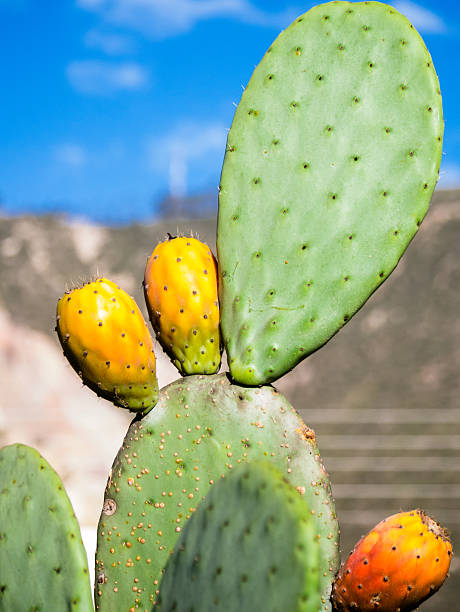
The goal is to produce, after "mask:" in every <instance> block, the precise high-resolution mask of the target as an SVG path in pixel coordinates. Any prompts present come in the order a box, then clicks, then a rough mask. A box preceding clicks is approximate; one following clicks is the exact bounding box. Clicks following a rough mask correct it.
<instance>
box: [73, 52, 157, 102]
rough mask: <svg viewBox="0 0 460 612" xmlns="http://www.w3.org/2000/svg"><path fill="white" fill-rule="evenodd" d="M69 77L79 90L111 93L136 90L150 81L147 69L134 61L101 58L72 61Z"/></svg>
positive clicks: (85, 92)
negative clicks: (109, 60) (102, 59)
mask: <svg viewBox="0 0 460 612" xmlns="http://www.w3.org/2000/svg"><path fill="white" fill-rule="evenodd" d="M67 77H68V79H69V81H70V83H71V84H72V86H73V87H74V88H75V89H76V90H77V91H79V92H81V93H84V94H93V95H110V94H113V93H116V92H118V91H123V90H125V91H135V90H138V89H142V88H143V87H145V85H146V84H147V83H148V80H149V74H148V72H147V70H146V69H145V68H144V67H143V66H141V65H139V64H136V63H134V62H122V63H118V64H115V63H110V62H105V61H99V60H83V61H75V62H71V63H70V64H69V65H68V66H67Z"/></svg>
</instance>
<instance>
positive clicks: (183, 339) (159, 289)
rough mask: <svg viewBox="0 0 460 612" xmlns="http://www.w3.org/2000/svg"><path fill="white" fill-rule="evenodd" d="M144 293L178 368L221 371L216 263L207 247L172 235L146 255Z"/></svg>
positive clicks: (159, 334) (160, 336)
mask: <svg viewBox="0 0 460 612" xmlns="http://www.w3.org/2000/svg"><path fill="white" fill-rule="evenodd" d="M144 293H145V301H146V303H147V308H148V311H149V315H150V321H151V322H152V325H153V328H154V329H155V332H156V335H157V338H158V341H159V342H160V344H161V345H162V347H163V348H164V350H165V351H166V352H167V353H168V355H169V356H170V358H171V360H172V362H173V363H174V365H175V366H176V367H177V369H178V370H179V372H180V373H181V374H184V375H187V374H214V373H216V372H218V370H219V367H220V354H221V344H220V332H219V302H218V297H217V263H216V260H215V258H214V255H213V254H212V253H211V250H210V249H209V247H208V246H207V245H205V244H203V243H202V242H200V241H199V240H197V239H196V238H187V237H185V236H181V237H177V238H173V237H172V236H169V239H168V240H166V241H164V242H161V243H160V244H159V245H158V246H157V247H156V248H155V250H154V251H153V253H152V255H151V256H150V257H149V259H148V260H147V265H146V268H145V277H144Z"/></svg>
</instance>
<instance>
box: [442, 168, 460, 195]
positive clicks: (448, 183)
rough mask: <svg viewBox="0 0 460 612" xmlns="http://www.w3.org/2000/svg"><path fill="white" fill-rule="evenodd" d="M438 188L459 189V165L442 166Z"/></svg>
mask: <svg viewBox="0 0 460 612" xmlns="http://www.w3.org/2000/svg"><path fill="white" fill-rule="evenodd" d="M438 187H439V188H440V189H458V188H459V187H460V164H455V163H446V164H442V166H441V170H440V172H439V181H438Z"/></svg>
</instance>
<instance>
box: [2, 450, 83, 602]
mask: <svg viewBox="0 0 460 612" xmlns="http://www.w3.org/2000/svg"><path fill="white" fill-rule="evenodd" d="M0 610H1V611H2V612H11V611H12V610H72V611H75V612H77V611H78V612H90V611H92V610H93V603H92V598H91V588H90V583H89V573H88V562H87V559H86V552H85V549H84V546H83V542H82V539H81V535H80V527H79V525H78V521H77V519H76V518H75V515H74V511H73V508H72V505H71V503H70V501H69V498H68V497H67V494H66V492H65V490H64V487H63V484H62V482H61V480H60V478H59V476H58V475H57V474H56V472H55V471H54V470H53V468H52V467H51V466H50V465H49V463H48V462H47V461H46V460H45V459H44V458H43V457H42V456H41V455H40V453H38V451H36V450H35V449H33V448H30V447H29V446H24V445H22V444H12V445H10V446H5V447H4V448H2V449H1V450H0Z"/></svg>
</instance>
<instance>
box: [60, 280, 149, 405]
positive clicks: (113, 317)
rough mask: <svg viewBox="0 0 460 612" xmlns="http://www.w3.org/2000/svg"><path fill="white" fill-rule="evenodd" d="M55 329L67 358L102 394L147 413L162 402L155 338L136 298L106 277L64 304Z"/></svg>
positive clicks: (70, 293) (75, 291) (67, 295)
mask: <svg viewBox="0 0 460 612" xmlns="http://www.w3.org/2000/svg"><path fill="white" fill-rule="evenodd" d="M56 319H57V320H56V331H57V334H58V337H59V341H60V342H61V346H62V349H63V351H64V354H65V356H66V357H67V359H68V360H69V362H70V364H71V366H72V367H73V368H74V369H75V370H76V372H77V373H78V374H79V375H80V376H81V378H82V380H83V382H84V383H85V384H86V385H88V386H89V387H90V388H91V389H92V390H93V391H95V392H96V393H97V394H98V395H101V396H102V397H104V398H106V399H108V400H110V401H112V402H113V403H114V404H116V405H117V406H121V407H123V408H127V409H128V410H130V411H132V412H141V413H143V414H146V413H147V412H148V411H149V410H151V409H152V408H153V406H155V404H156V401H157V398H158V381H157V377H156V361H155V354H154V352H153V340H152V337H151V336H150V333H149V330H148V328H147V323H146V322H145V320H144V317H143V316H142V313H141V311H140V310H139V307H138V305H137V304H136V302H135V301H134V300H133V298H132V297H131V296H130V295H128V294H127V293H126V292H125V291H123V289H121V288H120V287H119V286H118V285H116V284H115V283H113V282H112V281H110V280H108V279H106V278H98V279H97V280H95V281H94V282H91V283H85V284H84V285H83V286H82V287H79V288H77V289H73V290H72V291H68V292H67V293H65V294H64V295H63V296H62V298H61V299H60V300H59V302H58V305H57V315H56Z"/></svg>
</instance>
